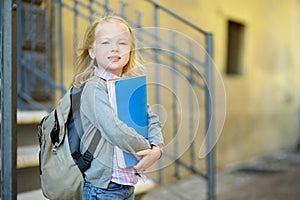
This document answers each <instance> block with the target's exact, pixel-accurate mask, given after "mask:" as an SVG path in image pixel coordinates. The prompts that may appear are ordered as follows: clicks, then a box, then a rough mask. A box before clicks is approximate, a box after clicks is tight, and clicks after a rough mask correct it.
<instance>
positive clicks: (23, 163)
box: [17, 145, 40, 169]
mask: <svg viewBox="0 0 300 200" xmlns="http://www.w3.org/2000/svg"><path fill="white" fill-rule="evenodd" d="M39 150H40V147H39V145H28V146H20V147H18V149H17V168H18V169H19V168H26V167H36V166H38V165H39Z"/></svg>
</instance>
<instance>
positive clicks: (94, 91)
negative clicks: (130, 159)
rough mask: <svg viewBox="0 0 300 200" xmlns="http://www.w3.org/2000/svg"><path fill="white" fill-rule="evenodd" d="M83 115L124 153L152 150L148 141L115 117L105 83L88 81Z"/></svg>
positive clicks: (85, 89) (83, 100)
mask: <svg viewBox="0 0 300 200" xmlns="http://www.w3.org/2000/svg"><path fill="white" fill-rule="evenodd" d="M80 109H81V113H82V116H84V117H86V118H87V119H88V121H90V123H91V124H92V125H93V126H94V127H96V128H97V129H99V130H100V132H101V134H102V137H104V138H105V139H106V140H107V141H108V142H110V143H111V144H113V145H116V146H118V147H119V148H120V149H122V150H123V151H126V152H129V153H133V154H134V153H136V152H137V151H140V150H144V149H147V148H150V144H149V142H148V140H146V139H145V138H144V137H142V136H141V135H139V134H138V133H137V132H136V131H135V130H134V129H133V128H130V127H128V126H127V125H126V124H125V123H123V122H122V121H121V120H119V119H118V117H117V116H116V115H115V113H114V111H113V109H112V107H111V105H110V102H109V99H108V94H107V90H106V85H105V82H104V81H103V83H100V82H95V81H88V82H87V83H86V84H85V87H84V89H83V92H82V96H81V107H80Z"/></svg>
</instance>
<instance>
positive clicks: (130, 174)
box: [94, 67, 146, 185]
mask: <svg viewBox="0 0 300 200" xmlns="http://www.w3.org/2000/svg"><path fill="white" fill-rule="evenodd" d="M94 75H95V76H98V77H100V78H103V79H104V80H110V79H116V78H120V77H119V76H117V75H114V74H112V73H110V72H107V71H105V70H104V69H102V68H99V67H95V71H94ZM116 148H117V147H116V146H115V147H114V154H113V172H112V177H111V181H112V182H114V183H118V184H121V185H134V184H136V183H137V175H139V176H140V177H142V179H143V180H145V179H146V176H145V174H144V173H143V172H137V171H136V170H135V169H134V168H133V167H128V168H120V167H119V166H118V164H117V154H116V153H115V152H116V150H115V149H116Z"/></svg>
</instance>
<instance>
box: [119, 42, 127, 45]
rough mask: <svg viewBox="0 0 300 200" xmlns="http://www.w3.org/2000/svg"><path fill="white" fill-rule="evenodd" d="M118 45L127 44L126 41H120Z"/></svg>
mask: <svg viewBox="0 0 300 200" xmlns="http://www.w3.org/2000/svg"><path fill="white" fill-rule="evenodd" d="M119 44H120V45H127V42H120V43H119Z"/></svg>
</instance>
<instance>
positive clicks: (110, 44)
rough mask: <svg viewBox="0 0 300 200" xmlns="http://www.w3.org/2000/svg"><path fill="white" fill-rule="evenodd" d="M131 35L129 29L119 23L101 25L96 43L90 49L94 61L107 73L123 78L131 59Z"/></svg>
mask: <svg viewBox="0 0 300 200" xmlns="http://www.w3.org/2000/svg"><path fill="white" fill-rule="evenodd" d="M130 49H131V41H130V33H129V30H128V27H127V26H126V25H124V24H122V23H118V22H106V23H104V24H101V25H99V27H98V28H97V31H96V36H95V43H94V46H93V48H91V49H89V54H90V56H91V58H92V59H96V62H97V65H98V66H99V67H102V68H104V69H105V70H106V71H108V72H110V73H113V74H115V75H118V76H121V75H122V71H123V67H125V66H126V64H127V63H128V61H129V58H130V54H129V53H130Z"/></svg>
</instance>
